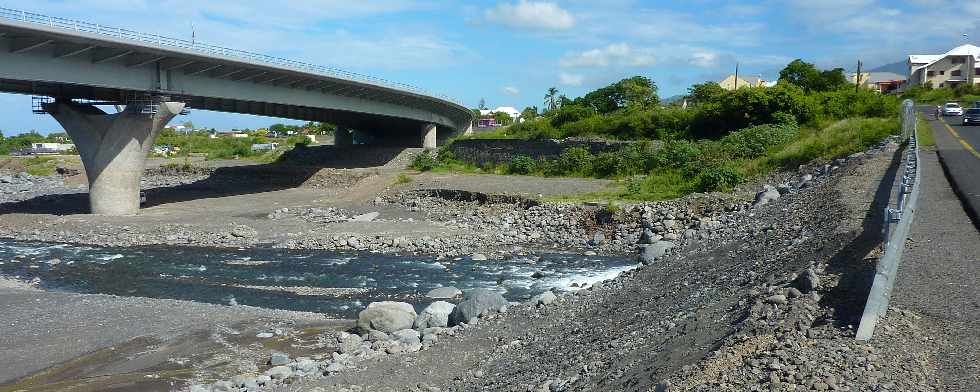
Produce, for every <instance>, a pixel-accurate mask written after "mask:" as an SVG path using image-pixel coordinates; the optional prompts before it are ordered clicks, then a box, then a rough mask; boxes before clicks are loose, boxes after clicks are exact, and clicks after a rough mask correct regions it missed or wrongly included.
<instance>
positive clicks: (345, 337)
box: [337, 330, 388, 354]
mask: <svg viewBox="0 0 980 392" xmlns="http://www.w3.org/2000/svg"><path fill="white" fill-rule="evenodd" d="M373 333H380V334H384V332H381V331H378V330H373V331H371V332H370V333H368V340H371V336H370V335H371V334H373ZM387 339H388V335H387V334H385V335H384V337H383V339H381V340H387ZM363 341H364V339H362V338H361V337H360V336H359V335H354V334H349V333H346V332H341V333H340V334H339V335H338V336H337V345H338V347H337V349H338V351H340V353H341V354H346V353H352V352H354V351H357V349H359V348H361V342H363Z"/></svg>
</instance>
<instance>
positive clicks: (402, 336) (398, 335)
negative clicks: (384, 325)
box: [391, 329, 421, 346]
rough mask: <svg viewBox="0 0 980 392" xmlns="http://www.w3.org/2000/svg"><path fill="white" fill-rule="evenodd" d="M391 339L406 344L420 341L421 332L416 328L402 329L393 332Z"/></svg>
mask: <svg viewBox="0 0 980 392" xmlns="http://www.w3.org/2000/svg"><path fill="white" fill-rule="evenodd" d="M391 339H392V340H394V341H396V342H398V343H401V344H404V345H406V346H409V345H412V344H416V343H419V342H420V339H421V334H419V331H416V330H414V329H402V330H399V331H395V332H393V333H392V334H391Z"/></svg>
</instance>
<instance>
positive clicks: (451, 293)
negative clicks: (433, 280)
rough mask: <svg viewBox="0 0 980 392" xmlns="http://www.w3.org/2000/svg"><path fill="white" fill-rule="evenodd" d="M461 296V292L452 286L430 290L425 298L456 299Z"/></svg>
mask: <svg viewBox="0 0 980 392" xmlns="http://www.w3.org/2000/svg"><path fill="white" fill-rule="evenodd" d="M461 295H463V291H462V290H460V289H457V288H455V287H453V286H449V287H436V288H434V289H432V290H429V293H428V294H426V295H425V296H426V297H429V298H435V299H449V298H456V297H459V296H461Z"/></svg>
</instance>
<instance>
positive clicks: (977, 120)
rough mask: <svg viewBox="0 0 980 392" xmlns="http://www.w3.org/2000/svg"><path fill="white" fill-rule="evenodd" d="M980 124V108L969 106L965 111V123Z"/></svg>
mask: <svg viewBox="0 0 980 392" xmlns="http://www.w3.org/2000/svg"><path fill="white" fill-rule="evenodd" d="M977 124H980V108H969V109H966V110H965V111H963V125H977Z"/></svg>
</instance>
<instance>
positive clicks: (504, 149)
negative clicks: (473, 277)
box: [449, 139, 632, 166]
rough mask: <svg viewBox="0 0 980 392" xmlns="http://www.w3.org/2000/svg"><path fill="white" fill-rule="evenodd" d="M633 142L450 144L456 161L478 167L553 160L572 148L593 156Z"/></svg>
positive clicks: (470, 141)
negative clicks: (523, 158)
mask: <svg viewBox="0 0 980 392" xmlns="http://www.w3.org/2000/svg"><path fill="white" fill-rule="evenodd" d="M630 143H632V142H624V141H608V140H606V141H603V140H581V139H562V140H554V139H549V140H510V139H467V140H457V141H455V142H453V144H451V145H449V150H450V151H452V153H453V155H454V156H455V157H456V159H459V160H461V161H464V162H468V163H472V164H475V165H478V166H483V165H486V164H500V163H508V162H510V161H511V160H512V159H514V157H517V156H520V155H524V156H528V157H531V158H534V159H540V158H549V159H550V158H555V157H557V156H558V155H560V154H561V152H562V151H564V150H566V149H569V148H572V147H584V148H585V149H587V150H589V151H591V152H592V153H593V154H598V153H600V152H606V151H616V150H619V149H620V148H622V147H624V146H626V145H628V144H630Z"/></svg>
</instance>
